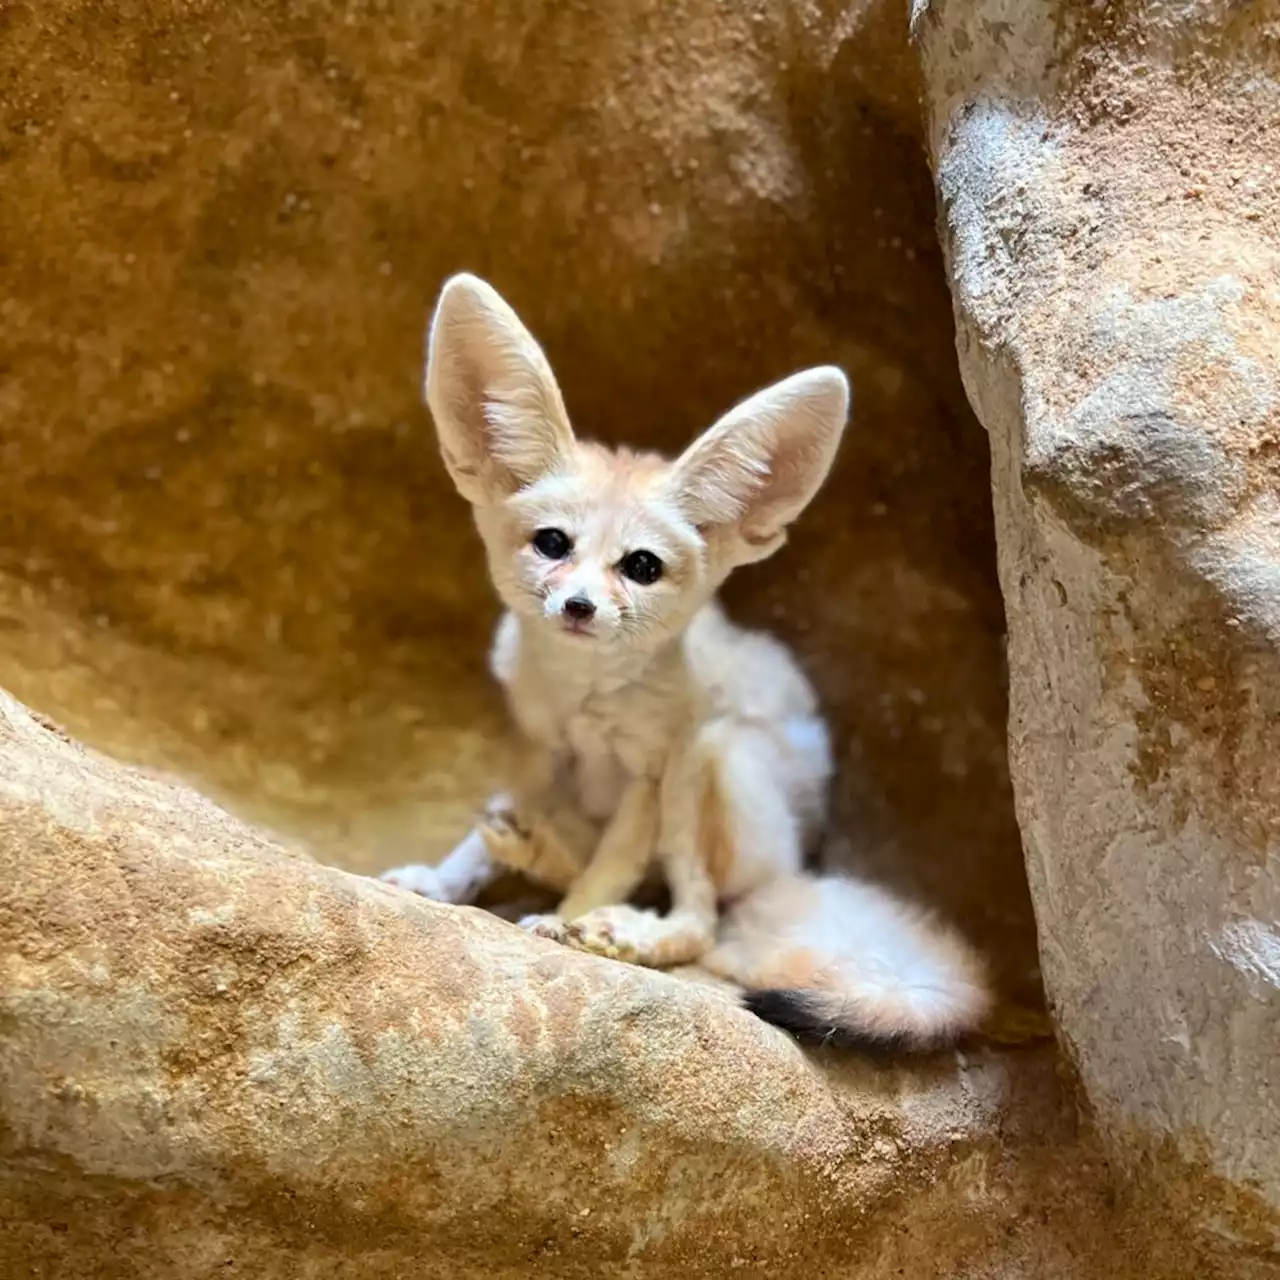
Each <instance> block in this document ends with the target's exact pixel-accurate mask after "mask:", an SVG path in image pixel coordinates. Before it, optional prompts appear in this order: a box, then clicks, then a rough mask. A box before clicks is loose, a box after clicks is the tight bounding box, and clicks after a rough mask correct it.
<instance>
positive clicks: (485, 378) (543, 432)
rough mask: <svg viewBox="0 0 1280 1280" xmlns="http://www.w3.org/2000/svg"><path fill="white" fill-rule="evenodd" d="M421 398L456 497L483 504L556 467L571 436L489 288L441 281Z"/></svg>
mask: <svg viewBox="0 0 1280 1280" xmlns="http://www.w3.org/2000/svg"><path fill="white" fill-rule="evenodd" d="M425 389H426V399H427V404H428V405H429V406H430V409H431V416H432V417H433V418H434V419H435V424H436V435H437V436H438V437H439V440H440V452H441V454H443V456H444V462H445V466H446V467H447V468H448V470H449V475H450V476H451V477H452V478H453V483H454V484H455V485H456V486H457V487H458V492H459V493H461V494H462V496H463V497H464V498H466V500H467V501H468V502H470V503H472V504H473V505H476V506H484V505H485V504H487V503H490V502H497V501H500V500H501V499H503V498H506V497H509V496H510V495H511V494H513V493H515V491H516V490H517V489H519V488H520V487H521V486H522V485H526V484H528V483H530V482H531V481H533V480H536V479H538V477H539V476H542V475H545V474H546V473H547V472H548V471H553V470H555V469H556V467H557V466H559V465H560V464H561V463H562V462H563V461H564V459H565V457H566V456H567V454H568V452H569V450H570V449H571V448H572V447H573V431H572V429H571V428H570V426H569V417H568V414H566V413H565V408H564V401H563V400H562V399H561V398H560V388H559V387H558V386H557V385H556V380H555V375H554V374H552V372H551V366H550V364H548V363H547V357H546V356H545V355H543V353H542V348H541V347H540V346H538V344H537V342H535V341H534V338H533V335H532V334H531V333H530V332H529V330H528V329H526V328H525V327H524V325H523V324H521V323H520V318H519V316H517V315H516V313H515V312H514V311H513V310H512V309H511V308H510V307H509V306H508V305H507V303H506V302H505V301H504V300H503V298H502V297H501V295H500V294H499V293H498V291H497V290H496V289H495V288H494V287H493V286H492V285H490V284H486V283H485V282H484V281H483V280H480V279H478V278H477V277H476V276H473V275H467V274H465V273H464V274H462V275H456V276H453V277H451V278H450V279H449V280H448V281H446V283H445V286H444V288H443V289H442V290H441V291H440V300H439V302H438V303H436V310H435V315H434V316H433V317H432V320H431V332H430V334H429V336H428V340H427V371H426V388H425Z"/></svg>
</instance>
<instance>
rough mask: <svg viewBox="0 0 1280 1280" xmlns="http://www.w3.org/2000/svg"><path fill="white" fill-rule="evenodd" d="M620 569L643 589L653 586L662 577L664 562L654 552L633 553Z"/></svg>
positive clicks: (625, 559)
mask: <svg viewBox="0 0 1280 1280" xmlns="http://www.w3.org/2000/svg"><path fill="white" fill-rule="evenodd" d="M618 567H619V568H620V569H621V570H622V572H623V573H624V574H626V576H627V577H628V578H630V579H631V581H632V582H638V583H639V584H640V585H641V586H642V587H647V586H651V585H652V584H653V583H655V582H657V580H658V579H659V578H660V577H662V561H661V560H659V559H658V557H657V556H655V555H654V554H653V552H652V551H633V552H632V553H631V554H630V555H629V556H626V557H624V559H623V561H622V563H621V564H620V565H619V566H618Z"/></svg>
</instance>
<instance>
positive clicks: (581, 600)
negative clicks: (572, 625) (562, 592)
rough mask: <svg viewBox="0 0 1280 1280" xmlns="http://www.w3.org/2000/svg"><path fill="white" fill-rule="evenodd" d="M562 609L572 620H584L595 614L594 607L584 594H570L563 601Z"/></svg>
mask: <svg viewBox="0 0 1280 1280" xmlns="http://www.w3.org/2000/svg"><path fill="white" fill-rule="evenodd" d="M564 611H565V615H566V616H567V617H570V618H572V619H573V620H574V622H586V621H587V620H588V619H589V618H594V617H595V616H596V607H595V605H593V604H592V603H591V601H590V600H588V599H587V597H586V596H570V597H569V599H568V600H566V601H565V602H564Z"/></svg>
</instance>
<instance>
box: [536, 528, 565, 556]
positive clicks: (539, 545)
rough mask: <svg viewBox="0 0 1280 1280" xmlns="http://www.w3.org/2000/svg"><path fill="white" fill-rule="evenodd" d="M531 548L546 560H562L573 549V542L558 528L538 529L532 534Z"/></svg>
mask: <svg viewBox="0 0 1280 1280" xmlns="http://www.w3.org/2000/svg"><path fill="white" fill-rule="evenodd" d="M533 549H534V550H535V551H536V552H537V553H538V554H539V555H540V556H546V557H547V559H548V560H563V559H564V558H565V556H567V555H568V554H569V552H570V551H572V550H573V542H572V541H571V539H570V538H569V535H568V534H567V533H562V532H561V531H560V530H559V529H539V530H538V532H537V533H535V534H534V535H533Z"/></svg>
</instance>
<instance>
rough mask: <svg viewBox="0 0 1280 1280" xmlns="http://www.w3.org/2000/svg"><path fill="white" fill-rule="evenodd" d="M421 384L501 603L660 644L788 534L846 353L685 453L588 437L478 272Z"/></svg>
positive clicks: (452, 311)
mask: <svg viewBox="0 0 1280 1280" xmlns="http://www.w3.org/2000/svg"><path fill="white" fill-rule="evenodd" d="M426 399H427V404H428V406H429V407H430V409H431V414H432V417H433V418H434V419H435V424H436V431H437V434H438V436H439V440H440V450H441V453H442V454H443V456H444V462H445V465H446V467H447V468H448V471H449V474H450V476H451V477H452V479H453V482H454V484H455V485H456V486H457V488H458V491H459V493H461V494H462V496H463V497H464V498H465V499H466V500H467V501H468V502H469V503H470V504H471V505H472V508H473V509H474V513H475V519H476V525H477V527H478V529H479V531H480V535H481V538H482V539H483V541H484V545H485V550H486V553H487V556H488V561H489V571H490V574H491V576H492V578H493V582H494V585H495V587H496V588H497V590H498V594H499V595H500V596H501V598H502V601H503V603H504V604H505V605H506V607H507V608H508V609H510V610H511V611H512V612H513V613H514V614H516V616H517V617H519V618H520V619H521V620H522V622H524V623H525V624H526V625H528V626H533V627H537V628H540V629H543V630H544V631H545V633H546V634H548V635H554V636H560V637H564V639H565V642H566V643H569V644H577V645H586V646H607V647H609V648H652V647H654V646H656V645H657V644H659V643H661V642H662V641H663V640H664V639H666V638H668V637H670V636H673V635H675V634H678V633H679V632H680V631H681V630H683V628H684V627H685V625H686V624H687V623H688V622H689V620H690V619H691V618H692V617H693V615H694V613H695V612H696V611H697V610H698V609H699V608H700V607H701V606H702V605H703V604H705V603H706V602H707V601H708V600H709V599H710V598H711V596H712V595H713V594H714V593H715V592H716V590H717V589H718V588H719V586H720V585H721V583H722V582H723V581H724V579H725V578H726V577H727V576H728V575H729V573H730V572H731V571H732V570H733V569H734V568H735V567H736V566H738V565H740V564H747V563H749V562H751V561H755V560H762V559H764V558H765V557H766V556H768V555H771V554H772V553H773V552H774V551H776V550H777V549H778V547H780V546H781V545H782V544H783V542H784V541H785V540H786V533H787V526H788V525H790V523H791V522H792V521H793V520H795V518H796V517H797V516H798V515H799V514H800V513H801V511H803V510H804V508H805V507H806V506H807V505H808V503H809V501H810V500H811V499H812V498H813V496H814V494H815V493H816V492H817V490H818V488H819V487H820V486H821V484H822V482H823V480H824V479H825V478H826V475H827V472H828V471H829V470H830V468H831V463H832V460H833V459H834V457H835V453H836V448H837V446H838V444H839V442H840V436H841V433H842V432H843V430H844V425H845V420H846V418H847V416H848V411H849V384H848V380H847V379H846V378H845V376H844V374H843V373H842V372H841V371H840V370H839V369H836V368H831V367H825V368H819V369H810V370H808V371H807V372H804V373H797V374H795V375H793V376H792V377H790V378H786V379H784V380H783V381H782V382H778V383H776V384H774V385H773V386H771V387H769V388H767V389H766V390H764V391H760V392H758V393H757V394H756V395H754V396H752V397H751V398H750V399H749V400H746V401H744V402H743V403H741V404H740V405H738V406H737V407H736V408H734V409H731V410H730V411H729V412H728V413H727V414H726V415H725V416H724V417H723V418H721V419H720V420H719V421H718V422H717V423H716V424H715V425H714V426H712V427H711V428H710V429H709V430H707V431H706V432H705V433H704V434H703V435H701V436H700V437H699V438H698V439H697V440H695V441H694V442H693V444H691V445H690V446H689V447H688V448H687V449H686V450H685V451H684V453H682V454H681V455H680V457H678V458H677V459H675V460H674V461H668V460H667V459H664V458H661V457H658V456H657V455H654V454H645V453H635V452H631V451H629V450H625V449H623V450H616V451H615V450H611V449H606V448H604V447H602V446H600V445H595V444H590V443H587V442H582V441H579V440H577V439H576V438H575V436H574V434H573V431H572V429H571V428H570V426H569V418H568V415H567V414H566V412H565V407H564V401H563V399H562V398H561V395H560V389H559V387H558V386H557V385H556V380H555V377H554V376H553V375H552V372H551V366H550V365H549V364H548V363H547V358H546V356H545V355H544V354H543V352H542V349H541V347H539V346H538V344H537V342H535V341H534V339H533V336H532V335H531V334H530V333H529V331H528V330H527V329H526V328H525V327H524V325H523V324H521V322H520V320H519V318H518V317H517V315H516V313H515V312H514V311H513V310H512V309H511V308H510V307H509V306H508V305H507V303H506V302H504V301H503V299H502V298H501V297H500V296H499V295H498V293H497V292H496V291H495V290H494V289H493V288H492V287H491V286H490V285H488V284H486V283H485V282H484V281H483V280H479V279H477V278H476V277H475V276H471V275H457V276H454V277H452V278H451V279H450V280H449V281H447V282H446V284H445V286H444V289H443V290H442V292H441V294H440V299H439V301H438V303H437V304H436V310H435V315H434V317H433V319H432V322H431V330H430V336H429V339H428V345H427V369H426Z"/></svg>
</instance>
